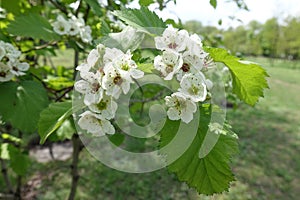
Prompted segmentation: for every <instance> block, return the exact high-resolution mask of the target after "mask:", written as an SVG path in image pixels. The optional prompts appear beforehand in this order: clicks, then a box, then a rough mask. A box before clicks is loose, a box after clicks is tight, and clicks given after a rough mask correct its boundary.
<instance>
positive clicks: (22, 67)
mask: <svg viewBox="0 0 300 200" xmlns="http://www.w3.org/2000/svg"><path fill="white" fill-rule="evenodd" d="M11 65H12V68H11V72H12V73H13V74H14V75H16V76H23V75H25V73H24V71H27V70H28V69H29V64H28V63H26V62H22V63H20V62H19V61H18V62H15V63H12V64H11Z"/></svg>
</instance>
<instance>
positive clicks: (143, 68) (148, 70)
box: [138, 63, 154, 73]
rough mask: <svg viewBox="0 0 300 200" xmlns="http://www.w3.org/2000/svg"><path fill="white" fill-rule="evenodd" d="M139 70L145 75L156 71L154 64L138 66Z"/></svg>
mask: <svg viewBox="0 0 300 200" xmlns="http://www.w3.org/2000/svg"><path fill="white" fill-rule="evenodd" d="M138 69H139V70H141V71H143V72H145V73H152V70H154V66H153V63H141V64H138Z"/></svg>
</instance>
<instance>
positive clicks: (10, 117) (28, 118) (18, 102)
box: [0, 81, 49, 132]
mask: <svg viewBox="0 0 300 200" xmlns="http://www.w3.org/2000/svg"><path fill="white" fill-rule="evenodd" d="M0 94H1V98H0V113H1V115H2V117H3V120H4V121H6V122H10V123H11V124H12V125H13V126H14V127H15V128H17V129H19V130H21V131H23V132H34V131H35V130H36V128H37V122H38V120H39V115H40V112H41V111H42V110H43V109H44V108H45V107H46V106H47V105H48V103H49V100H48V95H47V92H46V91H45V89H44V88H43V86H42V85H41V84H39V83H37V82H34V81H23V82H20V83H16V82H7V83H2V84H0Z"/></svg>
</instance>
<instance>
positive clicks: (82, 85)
mask: <svg viewBox="0 0 300 200" xmlns="http://www.w3.org/2000/svg"><path fill="white" fill-rule="evenodd" d="M74 87H75V90H77V91H78V92H80V93H82V94H86V93H87V91H89V90H90V84H89V83H88V82H87V81H84V80H79V81H77V82H75V84H74Z"/></svg>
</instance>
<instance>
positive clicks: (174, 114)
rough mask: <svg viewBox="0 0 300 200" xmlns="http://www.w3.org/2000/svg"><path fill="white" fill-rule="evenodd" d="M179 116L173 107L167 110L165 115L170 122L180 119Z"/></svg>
mask: <svg viewBox="0 0 300 200" xmlns="http://www.w3.org/2000/svg"><path fill="white" fill-rule="evenodd" d="M179 114H180V113H179V111H178V110H177V109H175V108H174V107H171V108H169V110H168V111H167V115H168V117H169V119H170V120H179V119H180V115H179Z"/></svg>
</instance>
